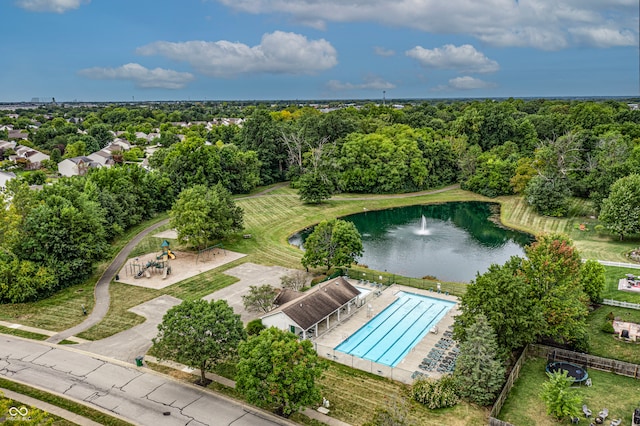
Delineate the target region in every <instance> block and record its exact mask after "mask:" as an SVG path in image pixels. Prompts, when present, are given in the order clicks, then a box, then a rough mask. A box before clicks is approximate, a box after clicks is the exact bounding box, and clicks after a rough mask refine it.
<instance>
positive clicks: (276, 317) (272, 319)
mask: <svg viewBox="0 0 640 426" xmlns="http://www.w3.org/2000/svg"><path fill="white" fill-rule="evenodd" d="M262 324H263V325H264V326H265V327H267V328H269V327H276V328H279V329H280V330H283V331H290V326H291V325H294V324H293V321H291V319H290V318H289V317H288V316H287V315H286V314H285V313H284V312H276V313H274V314H271V315H270V314H267V315H265V316H264V317H262Z"/></svg>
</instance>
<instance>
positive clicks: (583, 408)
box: [582, 404, 593, 418]
mask: <svg viewBox="0 0 640 426" xmlns="http://www.w3.org/2000/svg"><path fill="white" fill-rule="evenodd" d="M582 412H583V413H584V416H585V417H586V418H589V417H591V415H592V414H593V413H592V412H591V410H589V408H588V407H587V404H584V405H583V406H582Z"/></svg>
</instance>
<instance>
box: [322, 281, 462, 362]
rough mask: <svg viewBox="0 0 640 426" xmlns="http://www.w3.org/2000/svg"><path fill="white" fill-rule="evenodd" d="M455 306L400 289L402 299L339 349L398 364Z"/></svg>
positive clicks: (337, 347)
mask: <svg viewBox="0 0 640 426" xmlns="http://www.w3.org/2000/svg"><path fill="white" fill-rule="evenodd" d="M454 305H455V303H454V302H449V301H448V300H442V299H436V298H433V297H426V296H420V295H418V294H414V293H407V292H404V291H401V292H398V300H396V301H395V302H393V303H392V304H391V305H389V306H387V308H386V309H385V310H384V311H382V312H380V313H379V314H378V315H376V316H375V317H373V318H372V319H371V320H370V321H369V322H367V323H366V324H365V325H363V326H362V327H360V329H359V330H358V331H356V332H355V333H354V334H352V335H351V336H350V337H349V338H348V339H347V340H345V341H344V342H342V343H340V344H339V345H338V346H336V348H335V349H336V350H338V351H340V352H344V353H347V354H350V355H353V356H357V357H360V358H363V359H367V360H371V361H374V362H378V363H380V364H384V365H388V366H390V367H395V366H396V365H397V364H398V363H399V362H400V360H402V358H404V357H405V356H406V355H407V354H408V353H409V351H410V350H411V348H413V347H414V346H415V345H416V344H417V343H418V342H419V341H420V340H422V338H423V337H424V336H425V335H426V334H427V333H428V332H429V330H431V328H432V327H433V326H434V325H436V324H437V323H438V322H439V321H440V320H441V319H442V317H444V316H445V314H446V313H447V312H448V311H449V309H451V308H452V307H453V306H454Z"/></svg>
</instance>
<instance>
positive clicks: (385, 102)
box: [382, 90, 387, 106]
mask: <svg viewBox="0 0 640 426" xmlns="http://www.w3.org/2000/svg"><path fill="white" fill-rule="evenodd" d="M386 104H387V91H386V90H383V91H382V106H385V105H386Z"/></svg>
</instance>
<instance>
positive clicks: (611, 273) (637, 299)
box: [602, 266, 640, 303]
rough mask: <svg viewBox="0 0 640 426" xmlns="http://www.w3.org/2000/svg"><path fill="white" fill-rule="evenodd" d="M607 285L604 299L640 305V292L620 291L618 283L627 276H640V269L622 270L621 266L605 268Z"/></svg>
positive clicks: (603, 294)
mask: <svg viewBox="0 0 640 426" xmlns="http://www.w3.org/2000/svg"><path fill="white" fill-rule="evenodd" d="M604 269H605V278H606V281H605V284H604V291H603V292H602V297H603V298H604V299H614V300H619V301H621V302H631V303H640V292H638V293H632V292H629V291H620V290H618V281H619V280H620V278H624V277H625V276H626V275H627V274H633V275H640V269H632V268H622V267H619V266H605V267H604Z"/></svg>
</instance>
